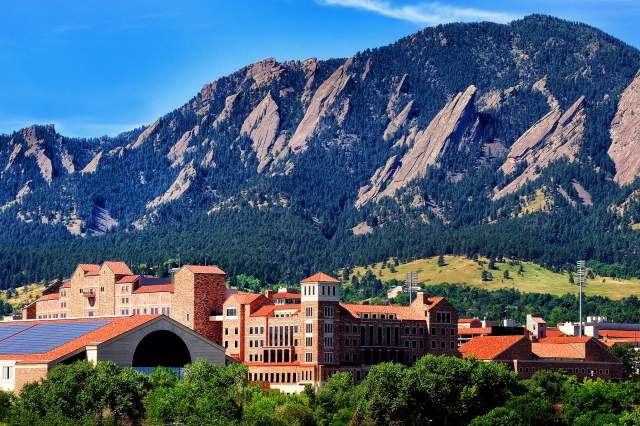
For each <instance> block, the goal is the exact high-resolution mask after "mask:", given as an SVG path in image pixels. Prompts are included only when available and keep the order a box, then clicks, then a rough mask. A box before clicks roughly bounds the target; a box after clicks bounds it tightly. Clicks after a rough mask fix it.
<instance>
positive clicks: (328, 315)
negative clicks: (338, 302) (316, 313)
mask: <svg viewBox="0 0 640 426" xmlns="http://www.w3.org/2000/svg"><path fill="white" fill-rule="evenodd" d="M324 316H325V317H326V318H332V317H333V306H325V307H324Z"/></svg>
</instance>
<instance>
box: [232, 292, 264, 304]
mask: <svg viewBox="0 0 640 426" xmlns="http://www.w3.org/2000/svg"><path fill="white" fill-rule="evenodd" d="M260 296H262V295H261V294H258V293H245V292H238V293H234V294H232V295H231V296H230V297H229V299H228V300H235V301H237V302H238V303H239V304H241V305H248V304H250V303H251V302H253V301H254V300H256V299H257V298H259V297H260Z"/></svg>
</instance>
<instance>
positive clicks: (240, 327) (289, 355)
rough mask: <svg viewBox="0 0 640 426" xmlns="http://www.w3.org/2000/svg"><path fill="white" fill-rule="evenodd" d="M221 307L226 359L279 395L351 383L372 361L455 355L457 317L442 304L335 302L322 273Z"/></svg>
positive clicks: (423, 298)
mask: <svg viewBox="0 0 640 426" xmlns="http://www.w3.org/2000/svg"><path fill="white" fill-rule="evenodd" d="M283 299H284V300H285V302H282V300H283ZM223 308H224V309H223V315H221V316H220V317H218V318H217V319H219V320H221V321H222V322H223V324H224V325H223V345H224V347H225V348H226V350H227V355H229V356H231V357H233V358H235V359H237V360H238V361H240V362H242V363H243V364H245V365H246V366H247V367H248V368H249V378H250V380H252V381H256V382H264V383H268V384H269V385H270V386H271V387H273V388H278V389H281V390H283V391H286V392H296V391H300V390H302V389H303V388H304V386H305V385H306V384H310V385H312V386H317V385H318V384H319V383H321V382H322V381H323V380H326V379H327V378H328V377H329V376H330V375H331V374H333V373H334V372H336V371H349V372H351V373H352V374H353V377H354V378H355V379H356V380H359V379H362V378H363V377H364V376H365V375H366V373H367V371H368V370H369V368H370V366H371V365H373V364H376V363H379V362H384V361H395V362H401V363H404V364H411V363H413V362H415V361H416V359H417V358H419V357H421V356H422V355H425V354H428V353H433V354H447V355H457V354H458V352H457V339H458V335H457V322H458V312H457V310H456V309H455V308H454V307H453V306H451V305H450V304H449V303H448V302H447V301H446V300H445V299H443V298H439V297H428V296H427V295H425V294H422V293H418V294H417V296H416V298H415V300H414V302H413V303H412V304H411V306H380V305H357V304H346V303H341V302H340V282H339V281H338V280H337V279H335V278H333V277H331V276H329V275H326V274H323V273H319V274H316V275H313V276H311V277H309V278H307V279H305V280H303V281H302V283H301V291H300V292H299V293H298V292H293V291H291V290H282V291H279V292H277V293H272V292H267V293H266V294H265V295H261V294H246V293H236V294H233V295H231V296H230V297H229V298H228V299H227V300H226V301H225V303H224V307H223Z"/></svg>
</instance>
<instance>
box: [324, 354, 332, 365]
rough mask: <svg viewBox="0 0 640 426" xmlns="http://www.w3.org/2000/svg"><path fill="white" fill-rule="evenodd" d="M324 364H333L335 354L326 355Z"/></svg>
mask: <svg viewBox="0 0 640 426" xmlns="http://www.w3.org/2000/svg"><path fill="white" fill-rule="evenodd" d="M324 362H326V363H329V364H331V363H333V352H325V353H324Z"/></svg>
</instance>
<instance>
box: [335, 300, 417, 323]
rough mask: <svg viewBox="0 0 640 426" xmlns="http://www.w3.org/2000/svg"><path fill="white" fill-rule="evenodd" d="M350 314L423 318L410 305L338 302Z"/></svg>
mask: <svg viewBox="0 0 640 426" xmlns="http://www.w3.org/2000/svg"><path fill="white" fill-rule="evenodd" d="M340 306H341V307H342V308H344V309H345V310H346V311H347V312H349V313H350V314H351V316H353V317H355V318H358V317H359V316H360V314H365V313H368V314H387V315H388V314H394V315H395V316H396V318H398V319H400V320H418V321H419V320H424V319H425V317H424V315H423V314H421V313H420V312H419V311H416V310H415V309H412V307H410V306H396V305H361V304H354V303H340Z"/></svg>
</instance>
